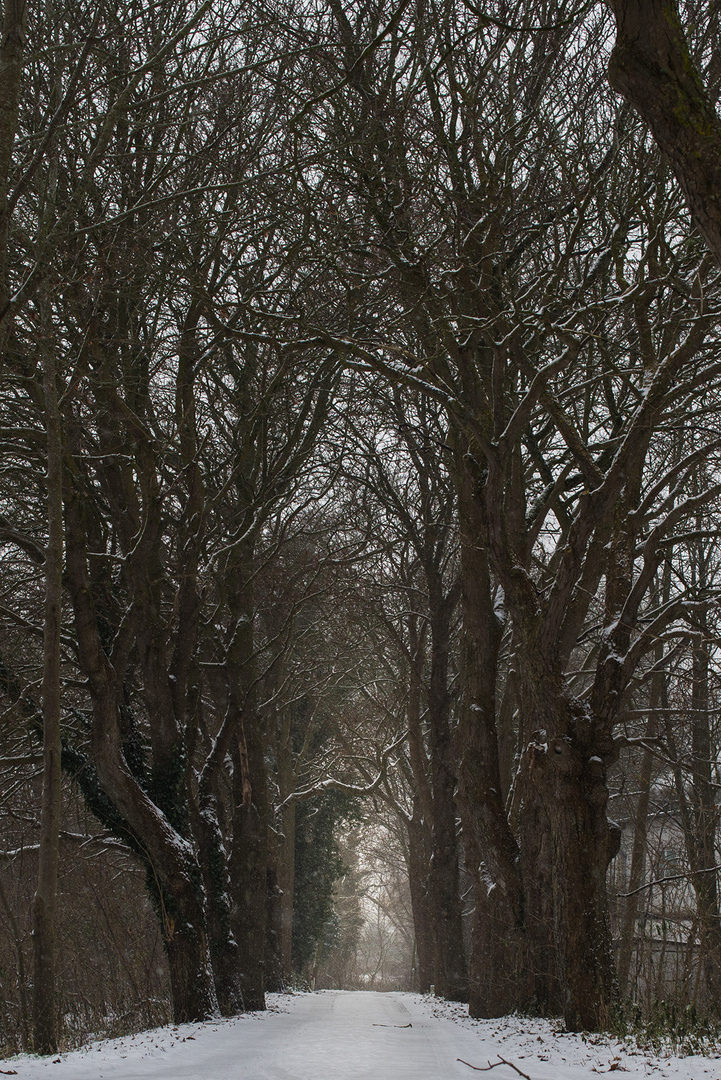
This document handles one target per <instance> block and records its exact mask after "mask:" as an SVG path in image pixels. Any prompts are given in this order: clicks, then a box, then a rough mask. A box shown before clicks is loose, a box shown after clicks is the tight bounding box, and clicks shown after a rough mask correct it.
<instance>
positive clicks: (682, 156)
mask: <svg viewBox="0 0 721 1080" xmlns="http://www.w3.org/2000/svg"><path fill="white" fill-rule="evenodd" d="M611 7H612V8H613V11H614V14H615V16H616V25H617V31H618V33H617V38H616V45H615V48H614V50H613V53H612V56H611V63H610V65H609V80H610V83H611V86H613V87H614V89H615V90H618V91H619V93H621V94H623V95H624V97H626V98H627V100H628V101H629V102H630V103H631V104H632V105H633V107H634V108H635V109H636V110H637V111H638V112H639V113H640V115H641V116H642V117H643V119H644V120H645V121H646V122H647V123H648V125H649V127H650V128H651V131H652V132H653V136H654V138H655V140H656V142H657V143H658V145H659V147H660V149H661V150H662V152H663V153H664V154H665V156H666V157H667V158H668V161H669V163H670V165H671V168H672V169H673V171H674V173H675V174H676V178H677V180H678V182H679V184H680V185H681V189H682V191H683V193H684V195H685V197H686V202H687V204H688V206H689V209H690V211H691V215H692V217H693V220H694V222H695V224H696V226H697V227H698V229H699V231H700V232H701V234H702V235H703V237H704V238H705V240H706V242H707V244H708V246H709V248H710V249H711V251H712V252H713V253H714V255H715V256H716V259H717V261H718V262H719V263H721V121H720V120H719V117H718V115H717V114H716V111H715V110H714V107H713V105H712V104H711V102H710V100H709V98H708V95H707V93H706V91H705V89H704V86H703V83H702V82H701V78H700V75H699V73H698V72H697V71H696V68H695V67H694V65H693V62H692V61H691V57H690V55H689V50H688V45H687V43H686V39H685V37H684V33H683V29H682V27H681V20H680V18H679V14H678V8H677V5H676V3H675V0H611Z"/></svg>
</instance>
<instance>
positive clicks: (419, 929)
mask: <svg viewBox="0 0 721 1080" xmlns="http://www.w3.org/2000/svg"><path fill="white" fill-rule="evenodd" d="M416 802H417V800H416ZM406 826H407V829H408V880H409V885H410V893H411V909H412V911H413V929H414V931H415V938H416V953H417V956H418V989H419V992H420V993H421V994H427V993H428V991H429V990H430V987H431V984H432V983H433V978H434V975H433V970H434V949H433V937H434V934H433V924H432V912H431V906H430V903H429V900H428V870H429V866H430V847H431V841H430V836H429V835H428V827H427V825H426V824H425V822H424V821H423V819H422V817H421V814H420V812H419V810H418V806H417V805H416V806H415V807H414V813H413V817H412V818H409V819H406Z"/></svg>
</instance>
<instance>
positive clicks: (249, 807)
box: [226, 538, 270, 1009]
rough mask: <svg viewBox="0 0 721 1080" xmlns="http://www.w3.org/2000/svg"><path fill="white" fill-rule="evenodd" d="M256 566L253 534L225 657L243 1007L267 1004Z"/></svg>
mask: <svg viewBox="0 0 721 1080" xmlns="http://www.w3.org/2000/svg"><path fill="white" fill-rule="evenodd" d="M253 569H254V549H253V540H252V538H250V539H249V540H248V541H247V542H246V543H245V544H244V545H243V546H242V547H241V548H238V549H237V550H236V551H235V552H234V553H233V565H232V567H231V568H230V574H229V577H228V587H229V594H230V595H231V596H232V599H231V600H230V604H231V611H232V614H233V615H234V618H235V627H234V630H233V637H232V640H231V642H230V644H229V647H228V652H227V661H226V668H227V673H228V695H229V697H228V708H229V710H231V713H232V715H233V717H234V723H233V730H234V738H233V742H232V746H231V758H232V761H233V803H234V806H233V840H232V848H231V854H230V865H229V869H230V887H231V927H232V930H233V937H234V938H235V940H236V942H237V943H238V963H239V968H240V972H239V973H240V982H241V988H242V995H243V1007H244V1008H245V1009H264V1008H265V966H266V950H267V930H268V926H267V919H268V830H269V825H270V822H269V804H268V791H267V777H266V768H265V746H264V742H263V735H262V731H261V725H260V718H259V716H258V711H257V707H256V686H255V679H256V660H255V634H254V618H255V605H254V595H253V586H252V581H253Z"/></svg>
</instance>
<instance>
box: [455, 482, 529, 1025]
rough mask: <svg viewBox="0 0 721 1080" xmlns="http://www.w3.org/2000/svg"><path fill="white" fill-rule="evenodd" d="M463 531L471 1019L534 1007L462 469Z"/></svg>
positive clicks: (483, 592)
mask: <svg viewBox="0 0 721 1080" xmlns="http://www.w3.org/2000/svg"><path fill="white" fill-rule="evenodd" d="M457 490H458V494H459V517H460V526H461V575H462V594H461V595H462V601H461V602H462V615H463V624H462V643H461V678H462V694H461V707H460V718H459V730H458V745H459V747H460V749H461V760H460V771H459V807H460V812H461V822H462V827H463V845H464V849H465V858H466V869H467V871H468V873H469V875H470V877H471V880H472V882H473V890H474V899H475V914H474V922H473V937H472V948H471V963H470V994H469V998H470V1001H469V1011H470V1013H471V1016H478V1017H482V1016H501V1015H503V1014H504V1013H507V1012H510V1011H512V1010H513V1009H517V1008H527V1007H528V1005H529V1003H530V990H529V982H528V966H527V957H526V934H525V928H524V899H523V886H522V882H521V877H520V872H519V861H518V860H519V851H518V845H517V842H516V839H515V837H514V835H513V833H512V831H511V828H510V826H509V823H508V819H507V817H506V811H505V807H504V799H503V794H502V785H501V774H500V765H499V745H498V735H497V731H496V715H495V714H496V683H497V667H498V650H499V647H500V641H501V626H500V623H499V621H498V618H497V616H496V613H495V611H494V605H493V596H492V593H491V582H490V576H489V570H488V561H487V557H486V552H485V551H484V550H483V549H482V547H481V546H480V543H479V537H480V536H481V535H482V531H481V526H480V523H479V521H478V508H477V505H476V503H475V502H474V499H473V497H472V494H471V491H472V489H471V483H470V480H469V477H468V475H467V474H466V472H465V469H464V467H463V464H462V463H459V466H458V470H457Z"/></svg>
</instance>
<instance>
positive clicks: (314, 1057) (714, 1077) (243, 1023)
mask: <svg viewBox="0 0 721 1080" xmlns="http://www.w3.org/2000/svg"><path fill="white" fill-rule="evenodd" d="M557 1026H558V1025H554V1024H553V1023H551V1022H549V1021H546V1020H532V1019H528V1018H525V1017H519V1016H511V1017H504V1018H503V1019H501V1020H481V1021H478V1020H471V1019H469V1018H468V1016H465V1015H464V1009H463V1007H462V1006H456V1005H453V1004H451V1003H448V1002H445V1001H441V1000H439V999H436V998H429V997H421V996H419V995H418V994H404V993H392V994H381V993H372V992H362V991H361V992H349V991H340V992H336V991H330V990H327V991H320V992H319V993H315V994H293V995H285V994H274V995H269V1009H268V1011H267V1012H265V1013H251V1014H247V1015H245V1016H240V1017H236V1018H234V1019H232V1020H223V1021H217V1022H209V1023H205V1024H185V1025H182V1026H180V1027H165V1028H158V1029H156V1030H155V1031H146V1032H143V1033H141V1034H139V1035H133V1036H128V1037H126V1038H121V1039H113V1040H104V1041H102V1042H96V1043H92V1044H89V1045H88V1046H86V1047H83V1048H82V1049H81V1050H75V1051H73V1052H71V1053H67V1054H60V1055H58V1056H57V1057H55V1058H37V1057H33V1056H30V1055H20V1056H17V1057H14V1058H11V1059H9V1060H5V1061H0V1076H1V1075H2V1074H5V1075H16V1076H17V1077H18V1080H38V1078H40V1077H44V1078H46V1080H62V1078H63V1077H65V1078H66V1080H148V1078H153V1080H241V1078H242V1080H460V1078H465V1080H471V1078H472V1077H474V1076H478V1073H477V1072H475V1071H474V1070H473V1069H472V1068H470V1067H469V1066H471V1065H473V1066H476V1067H477V1068H480V1069H484V1071H486V1072H488V1075H489V1076H490V1078H491V1080H518V1078H519V1076H520V1077H524V1076H525V1077H526V1078H528V1080H596V1077H597V1076H598V1074H600V1073H609V1072H618V1073H625V1074H626V1075H628V1076H629V1078H630V1077H641V1076H643V1077H654V1078H658V1080H662V1078H676V1077H681V1078H683V1080H721V1058H713V1057H676V1056H672V1055H669V1056H663V1055H658V1054H649V1053H646V1052H643V1051H641V1050H639V1049H638V1048H637V1047H636V1046H635V1044H633V1043H631V1042H629V1041H627V1042H624V1043H621V1042H618V1041H616V1040H614V1039H611V1038H608V1037H605V1036H604V1037H599V1036H586V1037H583V1036H580V1035H568V1034H565V1033H563V1032H560V1031H558V1030H557ZM459 1058H461V1059H463V1061H459V1060H458V1059H459ZM500 1059H504V1060H500ZM466 1063H467V1064H466ZM489 1065H490V1066H492V1068H491V1069H489V1068H488V1066H489Z"/></svg>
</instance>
